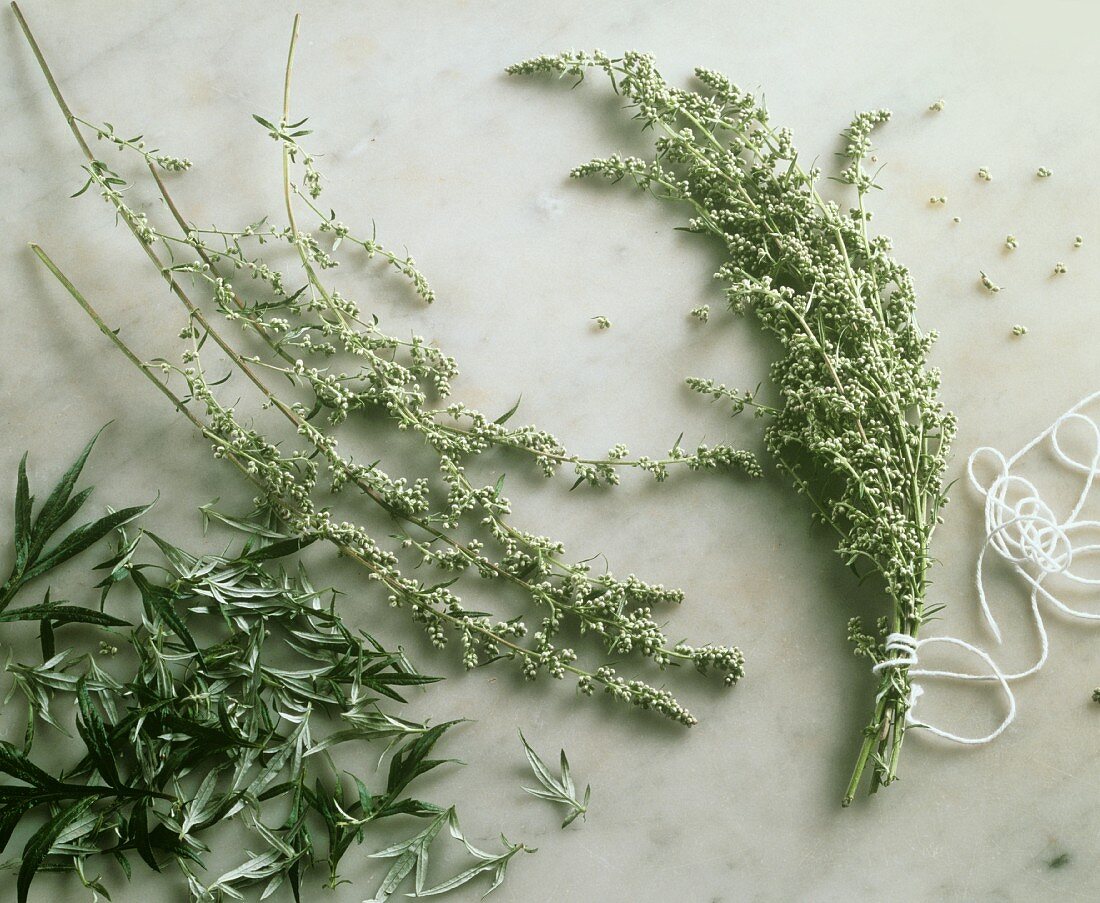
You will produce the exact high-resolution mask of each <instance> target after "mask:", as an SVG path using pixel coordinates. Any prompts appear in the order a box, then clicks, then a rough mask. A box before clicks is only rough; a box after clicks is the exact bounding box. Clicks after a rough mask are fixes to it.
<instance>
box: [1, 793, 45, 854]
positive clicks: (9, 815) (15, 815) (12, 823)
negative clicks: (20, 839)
mask: <svg viewBox="0 0 1100 903" xmlns="http://www.w3.org/2000/svg"><path fill="white" fill-rule="evenodd" d="M37 805H38V800H36V799H34V798H33V797H32V798H28V799H22V800H13V801H12V802H9V803H7V804H6V805H5V806H4V807H3V809H0V853H3V852H4V850H6V849H7V848H8V841H9V840H11V835H12V832H13V831H14V830H15V828H16V825H18V824H19V822H20V821H21V820H22V818H23V816H24V815H26V814H27V813H28V812H29V811H30V810H31V809H33V808H34V807H35V806H37Z"/></svg>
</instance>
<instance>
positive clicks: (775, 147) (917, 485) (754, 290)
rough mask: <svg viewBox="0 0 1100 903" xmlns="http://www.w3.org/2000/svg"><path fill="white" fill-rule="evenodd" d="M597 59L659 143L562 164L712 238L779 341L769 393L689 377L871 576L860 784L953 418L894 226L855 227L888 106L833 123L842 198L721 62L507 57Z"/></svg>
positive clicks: (891, 694) (886, 733)
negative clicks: (666, 208)
mask: <svg viewBox="0 0 1100 903" xmlns="http://www.w3.org/2000/svg"><path fill="white" fill-rule="evenodd" d="M592 69H596V70H599V71H602V72H603V73H605V74H606V75H607V76H608V77H609V78H610V80H611V84H612V86H613V88H614V89H615V90H616V91H617V92H618V93H619V94H621V95H622V96H623V97H624V99H625V101H626V105H627V107H628V108H629V109H632V110H634V118H635V119H637V120H638V121H639V122H640V124H641V126H642V128H643V129H649V130H651V131H652V133H653V135H654V154H653V156H652V157H651V158H650V159H645V160H643V159H639V158H637V157H624V156H621V155H616V156H612V157H607V158H601V159H595V160H592V161H591V162H589V163H586V164H584V165H582V166H579V167H577V168H576V169H575V170H573V173H572V175H573V176H575V177H578V178H581V177H587V176H598V177H603V178H606V179H609V180H611V181H613V182H618V181H623V180H626V181H627V182H629V183H632V184H634V185H636V186H637V187H638V188H640V189H642V190H643V191H646V192H648V193H649V194H652V195H653V196H654V197H657V198H660V199H662V200H668V201H673V202H675V203H678V204H681V205H683V206H685V207H686V208H688V210H689V212H690V219H689V220H688V222H687V230H688V231H690V232H694V233H698V234H700V235H704V236H707V237H708V238H710V239H712V240H717V241H718V242H719V243H720V245H721V246H722V248H723V250H724V253H725V256H726V260H725V262H724V263H723V264H722V266H721V268H720V269H719V270H718V272H717V273H716V274H715V278H716V279H718V280H720V281H721V282H722V283H723V284H724V286H725V293H726V297H727V299H728V301H729V305H730V307H731V309H733V310H734V311H737V312H743V311H752V313H753V314H754V315H755V317H756V319H757V321H758V322H759V323H760V325H761V326H762V327H763V328H764V329H765V330H766V331H767V332H768V333H769V334H771V335H772V336H773V337H774V338H775V339H776V340H778V342H779V344H780V345H781V347H782V356H781V357H780V358H779V359H778V360H777V361H775V363H774V364H773V365H772V368H771V377H772V381H773V383H774V385H775V388H776V389H777V391H778V395H779V399H780V401H779V403H778V404H776V405H775V406H769V405H764V404H761V403H759V402H758V401H757V399H756V397H755V395H754V393H751V392H741V391H737V390H733V389H729V388H727V387H726V386H724V385H721V384H718V383H716V382H715V381H713V380H709V379H700V378H690V379H689V380H688V384H689V386H691V387H692V388H693V389H696V390H697V391H699V392H702V393H703V394H706V395H709V396H711V397H713V398H718V399H725V400H727V401H729V402H730V403H732V405H733V408H734V411H735V412H740V411H743V410H744V409H745V408H747V407H751V408H754V409H755V411H756V413H758V414H760V415H761V416H764V417H766V418H767V421H768V425H767V430H766V443H767V447H768V449H769V451H770V452H771V454H772V455H773V457H774V459H775V461H776V463H777V465H778V466H779V467H780V468H781V469H782V470H783V471H785V472H786V473H787V474H788V475H789V477H790V478H791V479H792V481H793V482H794V485H795V487H796V489H797V490H798V492H800V493H802V494H804V495H805V496H806V497H807V498H808V499H809V500H810V503H811V504H812V506H813V509H814V516H815V517H817V518H818V519H820V520H821V522H823V523H825V524H827V525H829V526H830V527H831V528H832V529H833V530H835V531H836V534H837V536H838V541H837V549H838V551H839V553H840V555H841V556H842V558H843V559H844V561H845V563H846V564H847V565H849V566H850V567H851V568H852V569H853V570H855V571H856V573H857V574H858V575H859V576H860V578H868V577H875V578H877V579H878V580H879V581H880V582H881V586H882V588H883V591H884V594H885V596H886V599H887V601H888V606H889V613H888V615H887V616H886V617H884V618H883V619H882V621H881V622H880V625H879V631H878V635H874V636H873V635H871V634H869V633H868V632H866V631H865V630H864V629H863V628H862V627H861V626H860V624H859V623H858V621H854V622H851V623H850V626H849V632H850V636H851V638H852V640H853V642H854V644H855V647H856V650H857V653H858V654H861V655H864V656H867V657H869V658H870V659H871V660H872V661H873V662H874V665H875V668H874V671H875V674H876V676H877V680H878V687H877V692H876V695H875V704H874V712H873V714H872V716H871V719H870V722H869V724H868V725H867V727H866V729H865V731H864V737H863V742H862V745H861V748H860V751H859V756H858V759H857V761H856V766H855V770H854V772H853V775H852V778H851V782H850V784H849V786H848V788H847V791H846V793H845V796H844V803H845V805H847V804H848V803H850V802H851V800H852V798H853V796H854V795H855V793H856V791H857V788H858V787H859V784H860V781H861V778H862V776H863V775H864V772H865V770H866V768H867V766H868V764H870V765H871V789H872V790H873V789H875V788H876V787H878V786H880V785H883V784H889V783H890V782H891V781H893V780H894V778H895V777H896V774H897V767H898V756H899V754H900V752H901V747H902V740H903V738H904V736H905V731H906V727H907V721H906V713H907V711H908V709H909V707H910V705H911V684H910V679H909V676H908V668H909V665H910V664H911V663H912V662H914V661H915V648H914V643H915V637H916V636H917V633H918V631H919V630H920V628H921V626H922V625H923V624H924V623H925V621H926V620H928V618H929V617H930V616H931V615H932V614H933V613H934V611H935V608H936V607H935V606H930V605H929V604H928V603H927V601H926V595H927V589H928V585H929V575H928V571H929V566H930V564H931V558H930V553H929V543H930V541H931V538H932V533H933V530H934V529H935V527H936V524H937V523H938V521H939V517H940V510H941V508H942V507H943V505H944V503H945V502H946V501H947V499H946V496H945V494H944V487H943V473H944V467H945V464H946V461H947V457H948V453H949V448H950V441H951V438H952V436H953V434H954V432H955V419H954V417H953V415H952V414H950V413H949V412H946V411H944V409H943V408H942V406H941V404H940V402H939V401H938V400H937V390H938V386H939V373H938V371H937V370H936V369H935V368H930V367H928V366H927V365H926V360H927V357H928V353H929V350H930V348H931V346H932V343H933V341H934V340H935V334H934V333H931V332H928V333H926V332H923V331H922V330H921V329H920V328H919V327H918V325H917V322H916V316H915V304H916V298H915V294H914V290H913V284H912V280H911V278H910V275H909V272H908V271H907V270H906V268H905V267H903V266H902V265H901V264H899V263H898V262H897V261H895V260H894V259H893V258H892V257H891V256H890V251H891V244H890V241H889V239H888V238H886V237H885V236H880V235H876V236H872V235H871V234H870V233H869V231H868V225H867V224H868V221H869V220H870V218H871V213H870V211H869V210H868V209H867V207H866V205H865V201H866V198H867V195H868V193H869V192H870V191H871V189H872V188H875V187H876V185H875V177H874V175H873V174H871V173H869V172H868V171H867V169H866V168H865V160H866V158H867V157H868V155H869V153H870V135H871V132H872V130H873V129H874V128H875V127H876V126H878V125H880V124H881V123H883V122H885V121H886V120H887V119H888V118H889V114H888V113H887V112H886V111H884V110H876V111H873V112H869V113H863V114H861V115H859V116H857V117H856V118H855V119H854V120H853V122H852V124H851V125H850V126H849V128H848V129H847V131H846V132H844V136H845V139H846V145H847V146H846V149H845V156H846V158H847V165H846V168H845V169H844V170H843V172H842V174H841V175H840V177H839V178H840V181H841V182H843V183H846V184H847V185H850V186H852V188H854V189H855V205H854V206H853V207H852V208H851V209H849V210H843V209H841V207H840V205H839V204H837V203H835V202H834V201H832V200H828V199H826V198H824V197H823V196H822V194H821V193H820V192H819V190H818V183H819V180H820V178H821V172H820V171H819V170H818V169H817V168H816V167H813V166H811V167H804V166H803V165H801V164H800V162H799V156H798V153H797V152H796V150H795V147H794V145H793V142H792V137H791V133H790V131H789V130H787V129H784V128H775V127H774V126H772V125H771V124H770V122H769V118H768V113H767V111H766V110H765V108H764V106H763V105H762V103H761V102H760V101H758V100H757V98H755V97H754V96H753V95H752V94H749V93H746V92H745V91H742V90H741V89H739V88H738V87H737V86H736V85H734V84H732V83H731V82H730V81H729V79H727V78H726V77H725V76H723V75H721V74H719V73H718V72H715V71H712V70H710V69H696V70H695V76H696V78H697V79H698V81H699V82H700V84H701V87H700V89H699V91H686V90H681V89H679V88H675V87H673V86H670V85H669V84H668V83H666V82H665V80H664V79H663V78H662V76H661V75H660V73H659V72H658V71H657V69H656V68H655V67H654V64H653V60H652V58H651V57H650V56H647V55H645V54H641V53H627V54H625V55H624V56H623V57H621V58H619V59H612V58H611V57H609V56H607V55H606V54H604V53H601V52H599V51H597V52H594V53H591V54H589V53H563V54H560V55H557V56H542V57H538V58H535V59H531V60H527V61H525V62H523V63H520V64H517V65H515V66H512V67H511V68H510V69H509V72H510V73H512V74H518V75H529V74H537V73H545V74H550V75H554V76H559V77H565V78H569V79H576V80H581V79H583V78H584V76H585V74H586V73H587V72H589V71H590V70H592ZM693 313H694V314H695V315H696V316H700V314H699V312H698V310H697V311H693Z"/></svg>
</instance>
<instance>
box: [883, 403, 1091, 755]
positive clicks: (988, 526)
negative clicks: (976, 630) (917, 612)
mask: <svg viewBox="0 0 1100 903" xmlns="http://www.w3.org/2000/svg"><path fill="white" fill-rule="evenodd" d="M1097 399H1100V392H1094V393H1092V394H1091V395H1088V396H1086V397H1085V398H1083V399H1082V400H1081V401H1079V402H1078V403H1077V404H1075V405H1074V406H1073V407H1072V408H1070V409H1069V410H1068V411H1066V412H1065V413H1064V414H1062V416H1061V417H1059V418H1058V419H1057V420H1055V421H1054V422H1053V423H1052V424H1051V425H1050V426H1049V427H1047V428H1046V429H1045V430H1043V431H1042V432H1041V433H1039V435H1037V436H1035V437H1034V438H1033V439H1031V440H1030V441H1029V442H1028V443H1027V444H1026V445H1024V446H1023V448H1021V449H1020V450H1019V451H1018V452H1016V454H1014V455H1012V456H1011V457H1008V458H1006V457H1005V456H1004V454H1002V453H1001V452H1000V451H999V450H997V449H995V448H991V447H989V446H982V447H980V448H977V449H975V450H974V451H973V452H972V453H971V455H970V457H969V459H968V460H967V464H966V472H967V476H968V478H969V480H970V484H971V486H972V487H973V488H974V489H975V491H977V493H978V494H979V495H981V496H982V498H983V499H984V518H985V539H984V541H983V542H982V548H981V551H980V552H979V553H978V559H977V564H976V566H975V570H974V585H975V588H976V589H977V594H978V605H979V607H980V608H981V612H982V616H983V618H984V619H985V622H986V624H987V625H988V626H989V629H990V631H991V632H992V634H993V636H994V638H995V639H996V640H997V642H998V644H999V643H1001V642H1002V641H1003V638H1002V634H1001V628H1000V625H999V624H998V622H997V619H996V618H995V617H994V616H993V612H992V610H991V608H990V605H989V597H988V594H987V592H986V586H985V559H986V554H987V552H989V550H990V549H992V550H993V551H994V552H995V553H996V554H997V555H998V556H1000V557H1001V558H1002V559H1003V560H1004V561H1006V562H1007V563H1008V564H1009V565H1010V566H1011V567H1012V569H1013V571H1014V572H1015V573H1016V574H1017V575H1018V576H1019V577H1020V578H1021V579H1022V580H1023V581H1024V582H1025V583H1026V584H1028V585H1029V586H1030V587H1031V591H1030V599H1029V601H1030V609H1031V618H1032V622H1033V624H1034V626H1035V630H1036V633H1037V635H1038V637H1039V644H1040V653H1039V658H1038V659H1037V660H1036V661H1035V663H1034V664H1032V665H1031V666H1030V667H1028V668H1026V669H1024V670H1022V671H1017V672H1013V673H1006V672H1004V671H1002V670H1001V669H1000V668H999V667H998V666H997V664H996V663H995V662H994V660H993V658H992V656H990V655H989V653H987V652H986V651H984V650H983V649H980V648H979V647H977V646H975V645H973V644H971V643H968V642H966V641H965V640H961V639H959V638H958V637H952V636H932V637H924V638H922V639H919V640H918V639H916V638H915V637H912V636H910V635H909V634H906V633H891V634H890V635H889V636H887V638H886V645H885V651H886V653H887V655H888V656H889V654H890V653H897V654H896V655H894V656H893V657H888V658H886V659H885V660H883V661H881V662H878V663H876V664H875V665H874V667H873V668H872V669H871V670H872V671H873V672H874V673H876V674H878V673H880V672H882V671H883V670H886V669H888V668H900V667H907V668H908V669H909V674H910V676H913V677H940V678H946V679H951V680H980V681H996V682H997V683H998V684H999V685H1000V688H1001V690H1002V691H1003V693H1004V696H1005V700H1006V702H1007V703H1008V707H1007V713H1006V715H1005V717H1004V719H1003V720H1002V721H1001V723H1000V724H999V725H998V726H997V728H996V729H995V730H993V731H992V732H991V733H989V734H987V735H986V736H984V737H963V736H959V735H958V734H954V733H951V732H950V731H945V730H942V729H940V728H938V727H934V726H932V725H929V724H926V723H924V722H921V721H918V720H917V719H916V716H915V715H914V714H913V712H914V708H915V706H916V703H917V700H918V699H920V697H921V696H922V695H923V693H924V688H923V687H922V686H921V684H920V683H918V682H913V683H911V690H910V695H909V700H908V702H909V707H908V710H907V711H906V715H905V721H906V724H908V725H911V726H914V727H921V728H924V729H925V730H927V731H929V732H930V733H933V734H935V735H937V736H939V737H943V738H944V739H946V740H951V741H953V742H955V743H962V744H965V745H972V746H973V745H981V744H984V743H989V742H990V741H992V740H994V739H996V738H997V737H998V736H1000V734H1001V733H1003V732H1004V730H1005V729H1006V728H1007V727H1008V726H1009V725H1010V724H1011V723H1012V721H1013V720H1014V719H1015V717H1016V697H1015V695H1014V694H1013V692H1012V688H1011V687H1010V685H1009V684H1010V683H1011V682H1012V681H1016V680H1020V679H1022V678H1024V677H1028V676H1029V675H1031V674H1035V673H1036V672H1038V671H1039V670H1041V669H1042V667H1043V666H1044V665H1045V664H1046V662H1047V659H1048V658H1049V654H1050V641H1049V638H1048V636H1047V629H1046V624H1045V623H1044V621H1043V614H1042V611H1041V610H1040V605H1039V600H1040V599H1043V600H1045V601H1046V602H1047V603H1048V604H1050V605H1051V606H1052V607H1054V608H1055V609H1056V610H1058V611H1061V612H1062V613H1063V614H1066V615H1068V616H1070V617H1073V618H1078V619H1080V620H1084V621H1100V612H1094V611H1082V610H1080V609H1077V608H1073V607H1071V606H1070V605H1068V604H1067V603H1066V602H1065V601H1063V599H1062V598H1060V597H1059V595H1057V594H1056V593H1055V592H1054V591H1052V590H1051V589H1050V588H1049V587H1048V586H1046V585H1044V584H1045V583H1046V581H1047V580H1048V579H1050V578H1052V577H1057V578H1059V579H1060V580H1064V581H1068V582H1069V583H1070V584H1076V585H1078V586H1084V587H1090V586H1095V587H1100V576H1098V577H1088V576H1086V575H1084V574H1082V573H1080V571H1079V570H1075V568H1076V567H1078V566H1079V565H1080V563H1081V561H1082V560H1084V559H1087V558H1090V557H1093V558H1095V557H1100V521H1098V520H1094V519H1089V518H1087V517H1085V516H1084V514H1085V507H1086V504H1087V502H1088V500H1089V495H1090V493H1091V492H1092V489H1093V487H1094V486H1095V485H1096V483H1097V481H1098V479H1100V422H1098V420H1097V417H1095V416H1092V415H1089V414H1087V413H1085V412H1084V411H1085V409H1087V408H1088V406H1089V405H1091V404H1092V403H1093V402H1095V401H1096V400H1097ZM1071 425H1072V426H1073V427H1075V428H1076V429H1077V431H1078V432H1083V433H1084V436H1085V438H1086V439H1087V443H1088V444H1087V447H1086V450H1085V451H1084V452H1083V453H1082V457H1075V456H1074V455H1072V454H1070V453H1069V452H1068V451H1067V450H1066V447H1067V443H1068V438H1067V436H1066V434H1065V431H1066V428H1067V427H1070V426H1071ZM1047 439H1049V440H1050V448H1051V450H1052V451H1053V453H1054V456H1055V457H1056V458H1057V459H1058V461H1059V462H1061V463H1062V464H1063V465H1064V466H1065V467H1067V468H1068V469H1069V470H1071V471H1073V472H1075V473H1078V474H1082V475H1083V479H1082V481H1081V488H1080V491H1079V492H1078V493H1077V497H1076V501H1075V502H1074V504H1073V506H1072V508H1071V509H1070V511H1069V512H1068V513H1067V514H1066V516H1065V517H1064V518H1059V517H1058V515H1057V514H1056V513H1055V511H1054V509H1053V508H1052V507H1051V506H1050V504H1048V503H1047V502H1046V501H1045V500H1044V499H1043V497H1042V495H1041V493H1040V492H1039V489H1038V487H1037V486H1036V485H1035V484H1034V483H1033V482H1032V481H1031V480H1028V479H1026V478H1025V477H1022V476H1020V475H1019V474H1017V473H1013V468H1014V467H1015V466H1016V465H1017V464H1018V463H1019V462H1020V460H1021V459H1022V458H1023V457H1024V456H1025V455H1027V454H1028V453H1029V452H1031V451H1032V450H1034V449H1035V448H1036V447H1038V446H1039V445H1040V444H1042V443H1043V442H1044V441H1045V440H1047ZM983 460H986V461H989V462H992V464H993V468H992V469H993V475H992V479H991V480H990V481H989V483H988V484H986V483H984V482H983V481H982V480H981V479H979V477H978V474H977V472H976V464H977V463H978V462H980V461H983ZM930 643H944V644H948V645H952V646H957V647H959V648H961V649H963V650H965V651H967V652H969V653H971V654H972V655H974V656H976V657H977V658H979V659H981V660H982V662H984V663H985V665H986V666H987V667H988V671H987V672H982V673H971V672H966V671H943V670H930V669H926V668H920V667H917V666H918V665H919V651H920V649H921V648H922V647H923V646H925V645H927V644H930Z"/></svg>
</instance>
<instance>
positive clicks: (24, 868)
mask: <svg viewBox="0 0 1100 903" xmlns="http://www.w3.org/2000/svg"><path fill="white" fill-rule="evenodd" d="M94 802H95V797H85V798H84V799H82V800H80V801H79V802H77V803H74V804H73V805H71V806H69V807H68V808H66V809H63V810H61V812H60V813H58V814H57V815H55V816H53V818H51V819H50V820H49V821H48V822H47V823H46V824H44V825H43V826H42V827H41V828H39V829H38V830H37V831H36V832H35V833H34V835H33V836H32V837H31V839H30V840H28V841H27V845H26V846H25V847H23V860H22V862H21V863H20V866H19V878H18V881H17V882H16V892H17V894H18V897H19V903H27V893H28V892H29V891H30V887H31V881H33V880H34V876H35V874H36V873H37V872H38V870H39V868H41V867H42V864H43V862H44V861H45V859H46V856H47V855H49V852H50V848H51V847H52V846H53V844H54V841H55V840H57V838H58V837H60V836H61V832H62V831H64V830H65V829H66V828H67V827H69V825H71V824H72V823H73V822H74V821H76V820H77V819H78V818H80V816H82V815H83V814H84V813H85V812H87V811H88V810H89V809H90V808H91V807H92V804H93V803H94Z"/></svg>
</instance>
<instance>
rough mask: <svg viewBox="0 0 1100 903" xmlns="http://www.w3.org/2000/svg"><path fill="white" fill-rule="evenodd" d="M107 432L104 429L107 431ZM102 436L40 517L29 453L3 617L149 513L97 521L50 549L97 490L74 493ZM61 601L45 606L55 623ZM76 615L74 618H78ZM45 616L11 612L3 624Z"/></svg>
mask: <svg viewBox="0 0 1100 903" xmlns="http://www.w3.org/2000/svg"><path fill="white" fill-rule="evenodd" d="M101 432H102V431H101ZM99 435H100V434H99V433H96V434H95V436H93V437H92V438H91V440H90V441H89V442H88V444H87V445H85V446H84V450H83V451H82V452H81V453H80V455H79V456H78V457H77V459H76V460H75V461H74V462H73V463H72V464H71V465H70V466H69V468H68V470H66V471H65V473H64V474H63V475H62V476H61V479H60V480H58V482H57V485H55V486H54V488H53V490H52V491H51V492H50V494H49V496H48V497H47V498H46V501H45V502H43V503H42V507H41V508H40V509H39V511H38V514H37V515H35V514H34V501H35V499H34V496H33V495H31V490H30V484H29V482H28V480H27V456H26V455H23V457H22V459H21V460H20V462H19V472H18V476H17V478H16V484H15V522H14V528H13V529H14V539H15V560H14V562H13V564H12V568H11V573H10V574H9V575H8V579H7V580H5V581H4V584H3V586H0V613H4V612H6V609H7V608H8V606H9V605H11V602H12V600H13V599H14V598H15V596H16V594H17V593H19V591H20V590H21V589H22V588H23V587H24V586H26V585H27V584H28V583H30V582H31V581H32V580H34V579H35V578H37V577H42V576H44V575H45V574H47V573H49V572H50V571H52V570H53V569H54V568H56V567H58V566H60V565H62V564H64V563H65V562H66V561H68V560H69V559H71V558H74V557H76V556H77V555H79V554H80V553H81V552H83V551H84V550H85V549H88V548H90V547H91V546H93V545H95V544H96V543H97V542H99V540H101V539H103V537H105V536H107V535H108V534H110V533H111V532H112V531H114V530H115V529H117V528H118V527H121V526H122V525H123V524H126V523H128V522H129V521H131V520H133V519H134V518H136V517H139V516H140V515H142V514H144V513H145V512H146V511H148V510H149V508H150V506H149V505H139V506H136V507H131V508H123V509H122V510H121V511H111V512H109V513H108V514H106V515H104V516H103V517H101V518H98V519H97V520H94V521H90V522H88V523H86V524H81V525H80V526H79V527H77V528H76V529H75V530H73V531H72V532H71V533H69V534H68V535H67V536H66V537H65V538H64V539H61V540H59V541H58V542H56V543H55V544H54V545H53V546H51V547H50V548H49V549H47V548H46V545H47V544H48V543H49V541H50V539H51V538H52V537H53V536H54V534H56V533H57V531H58V530H60V529H61V528H62V527H63V526H65V524H67V523H68V522H69V521H70V520H72V519H73V518H74V517H75V516H76V514H77V512H79V511H80V509H81V508H83V507H84V503H85V502H86V501H87V500H88V496H89V495H91V492H92V490H91V488H88V489H82V490H81V491H80V492H78V493H76V495H73V490H74V489H75V488H76V482H77V480H78V479H80V474H81V472H82V471H83V470H84V465H85V464H86V463H87V461H88V455H90V454H91V452H92V447H93V446H94V445H95V443H96V440H97V439H98V438H99ZM60 604H61V603H56V602H55V603H51V602H50V601H49V598H48V597H47V599H46V601H45V602H43V604H42V607H44V608H52V609H53V616H52V617H50V618H49V620H50V621H53V622H55V623H57V622H58V619H60V618H62V617H63V616H64V612H62V611H58V610H57V606H59V605H60ZM74 614H75V613H74V612H70V615H74ZM41 617H42V615H36V614H35V613H34V612H33V611H31V610H30V609H26V610H23V611H21V612H6V614H0V620H3V621H13V620H28V619H32V618H33V619H34V620H39V619H40V618H41Z"/></svg>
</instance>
